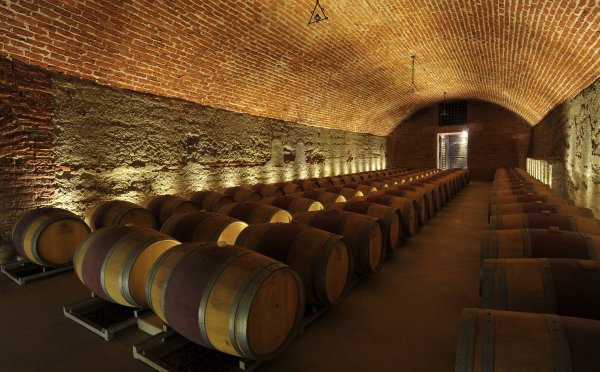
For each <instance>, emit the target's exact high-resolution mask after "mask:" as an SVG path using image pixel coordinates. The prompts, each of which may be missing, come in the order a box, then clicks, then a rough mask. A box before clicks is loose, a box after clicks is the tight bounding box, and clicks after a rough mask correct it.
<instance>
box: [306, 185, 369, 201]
mask: <svg viewBox="0 0 600 372" xmlns="http://www.w3.org/2000/svg"><path fill="white" fill-rule="evenodd" d="M317 191H327V192H332V193H334V194H338V195H341V196H343V197H344V198H346V200H350V199H352V198H354V197H357V196H364V194H363V193H362V191H360V190H358V189H352V188H349V187H345V186H330V187H325V188H322V189H317Z"/></svg>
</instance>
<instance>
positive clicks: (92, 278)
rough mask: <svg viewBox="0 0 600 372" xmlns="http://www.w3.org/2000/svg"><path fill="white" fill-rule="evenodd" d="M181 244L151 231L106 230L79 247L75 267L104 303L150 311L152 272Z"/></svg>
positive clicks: (93, 234)
mask: <svg viewBox="0 0 600 372" xmlns="http://www.w3.org/2000/svg"><path fill="white" fill-rule="evenodd" d="M178 244H179V242H178V241H177V240H175V239H173V238H172V237H170V236H168V235H166V234H163V233H161V232H158V231H156V230H154V229H150V228H147V227H140V226H114V227H105V228H102V229H99V230H96V231H95V232H93V233H91V234H90V235H88V236H87V237H86V238H85V239H84V240H83V241H82V242H81V244H79V246H78V247H77V250H76V251H75V257H74V258H73V266H74V268H75V273H76V274H77V277H78V278H79V279H80V280H81V281H82V282H83V284H85V286H86V287H88V288H89V289H90V290H91V291H92V292H94V293H95V294H97V295H98V296H100V297H102V298H103V299H105V300H108V301H112V302H115V303H117V304H121V305H125V306H132V307H138V308H146V307H148V303H147V302H146V281H147V279H148V274H149V272H150V269H151V268H152V265H153V264H154V262H155V261H156V260H157V259H158V257H159V256H160V255H161V254H162V253H163V252H165V251H168V250H169V249H171V248H173V247H174V246H176V245H178Z"/></svg>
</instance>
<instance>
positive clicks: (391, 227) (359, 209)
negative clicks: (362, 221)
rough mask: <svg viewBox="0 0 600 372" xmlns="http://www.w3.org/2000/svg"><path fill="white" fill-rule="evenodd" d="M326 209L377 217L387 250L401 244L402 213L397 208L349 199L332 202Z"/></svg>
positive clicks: (394, 248)
mask: <svg viewBox="0 0 600 372" xmlns="http://www.w3.org/2000/svg"><path fill="white" fill-rule="evenodd" d="M327 209H339V210H344V211H348V212H354V213H360V214H364V215H366V216H370V217H373V218H377V219H378V220H380V221H381V223H383V227H384V229H383V230H384V232H385V238H386V239H385V240H386V246H387V250H388V252H391V253H393V252H396V251H397V250H398V249H400V245H401V244H402V242H401V241H402V237H403V236H404V235H403V232H402V222H401V221H402V214H401V212H400V211H399V210H398V208H392V207H387V206H384V205H379V204H376V203H370V202H367V201H359V200H351V201H349V202H346V203H332V204H329V205H328V206H327Z"/></svg>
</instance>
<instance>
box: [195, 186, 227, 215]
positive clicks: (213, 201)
mask: <svg viewBox="0 0 600 372" xmlns="http://www.w3.org/2000/svg"><path fill="white" fill-rule="evenodd" d="M190 199H191V200H192V202H193V203H194V204H196V206H197V207H198V208H199V209H201V210H206V211H209V212H216V211H218V210H219V208H221V207H222V206H224V205H225V204H229V203H233V198H231V197H230V196H227V195H223V194H221V193H220V192H216V191H208V190H207V191H198V192H195V193H193V194H192V196H191V197H190Z"/></svg>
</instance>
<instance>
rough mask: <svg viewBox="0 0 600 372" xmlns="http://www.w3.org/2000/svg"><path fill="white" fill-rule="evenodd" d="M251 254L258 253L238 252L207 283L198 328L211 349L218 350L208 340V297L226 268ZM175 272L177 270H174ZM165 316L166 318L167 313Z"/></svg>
mask: <svg viewBox="0 0 600 372" xmlns="http://www.w3.org/2000/svg"><path fill="white" fill-rule="evenodd" d="M249 253H256V252H253V251H241V252H238V253H237V254H236V255H235V256H232V257H229V258H228V259H227V260H225V261H224V262H223V263H222V264H221V265H220V266H219V267H218V269H217V270H215V272H214V273H213V275H212V277H211V278H210V280H209V281H208V282H206V286H205V288H207V290H205V291H204V292H203V293H202V298H201V299H200V305H199V306H198V328H199V331H200V336H201V337H202V338H203V339H204V340H205V341H206V343H207V345H210V347H211V348H213V349H216V348H215V347H214V345H213V344H212V343H211V342H210V339H209V338H208V333H207V332H206V322H205V317H206V306H207V304H208V297H209V296H210V294H211V292H212V287H214V285H215V283H216V282H217V279H218V278H219V277H220V276H221V273H222V272H223V271H224V270H225V268H226V267H227V266H229V264H231V263H232V262H233V261H235V260H237V259H238V258H240V257H241V256H243V255H246V254H249ZM183 261H184V260H183V259H182V260H180V261H179V262H178V265H179V264H180V263H181V262H183ZM173 271H175V270H173ZM173 271H172V272H171V274H172V273H173ZM166 282H168V281H166ZM166 282H165V283H166ZM163 293H165V294H166V291H164V292H163ZM163 303H164V300H163ZM165 316H166V313H165Z"/></svg>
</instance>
